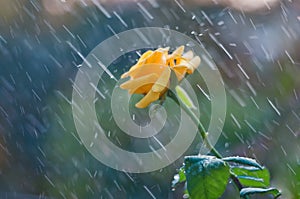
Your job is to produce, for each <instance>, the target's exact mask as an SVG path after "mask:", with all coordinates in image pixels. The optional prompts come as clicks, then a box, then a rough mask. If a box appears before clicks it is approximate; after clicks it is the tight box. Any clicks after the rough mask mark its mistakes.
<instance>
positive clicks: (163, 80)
mask: <svg viewBox="0 0 300 199" xmlns="http://www.w3.org/2000/svg"><path fill="white" fill-rule="evenodd" d="M170 75H171V70H170V68H165V70H164V71H163V72H162V73H161V75H160V76H159V78H158V80H157V81H156V82H155V84H154V85H153V87H152V90H153V91H154V92H162V91H163V90H164V89H165V88H166V87H167V85H168V83H169V80H170Z"/></svg>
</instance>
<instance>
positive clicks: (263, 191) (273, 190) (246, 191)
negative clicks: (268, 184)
mask: <svg viewBox="0 0 300 199" xmlns="http://www.w3.org/2000/svg"><path fill="white" fill-rule="evenodd" d="M251 194H271V195H273V196H274V198H278V197H279V196H280V195H281V193H280V191H279V190H278V189H276V188H268V189H264V188H243V189H242V190H241V191H240V196H241V197H245V196H248V195H251Z"/></svg>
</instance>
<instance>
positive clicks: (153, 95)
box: [135, 90, 159, 108]
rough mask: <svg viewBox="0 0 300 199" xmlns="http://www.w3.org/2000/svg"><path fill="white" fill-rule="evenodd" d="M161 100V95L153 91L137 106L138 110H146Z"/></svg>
mask: <svg viewBox="0 0 300 199" xmlns="http://www.w3.org/2000/svg"><path fill="white" fill-rule="evenodd" d="M158 99H159V93H156V92H153V91H152V90H150V91H149V93H147V95H145V97H144V98H142V99H141V100H140V101H139V102H138V103H136V104H135V107H137V108H146V107H147V106H148V105H149V104H151V102H154V101H156V100H158Z"/></svg>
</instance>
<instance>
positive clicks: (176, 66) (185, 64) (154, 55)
mask: <svg viewBox="0 0 300 199" xmlns="http://www.w3.org/2000/svg"><path fill="white" fill-rule="evenodd" d="M168 51H169V47H168V48H158V49H157V50H155V51H152V50H148V51H147V52H145V53H144V54H143V55H142V56H141V57H140V59H139V60H138V62H137V63H136V64H135V65H134V66H132V67H131V68H130V70H129V71H128V72H126V73H124V74H123V75H122V76H121V78H125V77H130V80H128V81H127V82H125V83H123V84H122V85H121V86H120V87H121V88H122V89H126V90H128V92H129V93H130V94H134V93H135V94H144V95H145V96H144V97H143V98H142V99H141V100H140V101H139V102H138V103H137V104H136V105H135V106H136V107H137V108H145V107H147V106H148V105H149V104H151V103H152V102H154V101H156V100H158V99H159V98H160V97H161V96H162V95H164V94H165V93H166V91H167V90H168V86H169V83H170V76H171V70H173V71H174V72H175V74H176V77H177V79H178V81H179V82H180V81H181V80H182V79H183V78H184V76H185V75H186V73H188V74H192V73H193V72H194V70H195V69H196V68H197V67H198V66H199V64H200V58H199V57H198V56H195V57H194V54H193V52H192V51H188V52H186V53H184V54H183V52H184V46H180V47H179V48H177V49H176V50H175V51H174V52H173V53H172V54H168Z"/></svg>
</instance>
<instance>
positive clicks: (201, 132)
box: [169, 93, 222, 158]
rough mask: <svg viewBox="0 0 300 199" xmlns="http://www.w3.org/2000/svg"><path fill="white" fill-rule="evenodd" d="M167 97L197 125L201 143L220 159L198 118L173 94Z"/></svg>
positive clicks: (220, 156)
mask: <svg viewBox="0 0 300 199" xmlns="http://www.w3.org/2000/svg"><path fill="white" fill-rule="evenodd" d="M169 96H170V97H171V98H172V99H173V100H174V101H175V102H176V104H177V105H178V106H179V107H181V108H182V109H183V110H184V111H185V112H186V113H187V114H188V115H189V116H190V118H191V119H192V121H193V122H194V123H195V124H196V125H197V127H198V132H199V133H200V136H201V138H202V139H203V141H204V142H205V144H206V145H207V147H208V148H209V150H210V151H211V153H212V154H213V155H215V156H216V157H217V158H222V155H221V154H220V153H219V152H218V151H217V150H216V149H215V148H214V147H213V145H212V144H211V143H210V141H209V140H208V138H207V133H206V130H205V128H204V126H203V125H202V123H201V122H200V120H199V119H198V117H197V116H196V115H195V113H194V112H193V111H192V110H191V109H190V108H188V107H187V106H186V105H185V104H184V103H180V102H179V101H178V99H177V98H176V96H175V95H174V94H171V93H170V94H169Z"/></svg>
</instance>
